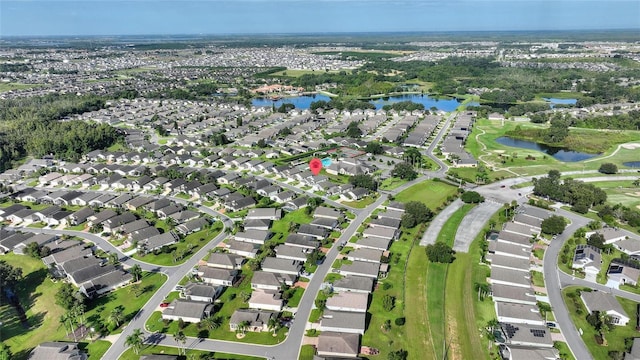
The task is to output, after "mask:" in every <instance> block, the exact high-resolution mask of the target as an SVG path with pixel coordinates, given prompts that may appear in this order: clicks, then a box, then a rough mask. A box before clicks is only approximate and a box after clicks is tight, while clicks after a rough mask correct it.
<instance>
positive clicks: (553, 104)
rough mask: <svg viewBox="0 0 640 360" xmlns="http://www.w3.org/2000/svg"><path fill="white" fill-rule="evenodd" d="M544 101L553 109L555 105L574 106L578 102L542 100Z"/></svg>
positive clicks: (554, 99) (555, 99)
mask: <svg viewBox="0 0 640 360" xmlns="http://www.w3.org/2000/svg"><path fill="white" fill-rule="evenodd" d="M542 99H544V101H546V102H548V103H549V106H551V108H552V109H553V107H554V106H556V105H560V104H562V105H575V104H576V103H577V102H578V100H577V99H558V98H542Z"/></svg>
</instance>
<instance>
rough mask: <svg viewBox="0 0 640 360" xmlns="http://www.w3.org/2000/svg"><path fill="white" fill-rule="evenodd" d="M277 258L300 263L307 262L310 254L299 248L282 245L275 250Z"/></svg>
mask: <svg viewBox="0 0 640 360" xmlns="http://www.w3.org/2000/svg"><path fill="white" fill-rule="evenodd" d="M274 251H275V253H276V258H279V259H288V260H296V261H300V262H305V261H307V254H308V252H307V251H305V249H304V248H301V247H298V246H291V245H286V244H280V245H278V246H276V248H275V249H274Z"/></svg>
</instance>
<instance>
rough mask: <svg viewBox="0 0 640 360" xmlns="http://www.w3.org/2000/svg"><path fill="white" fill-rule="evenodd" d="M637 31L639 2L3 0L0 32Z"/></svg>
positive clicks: (92, 33) (518, 0)
mask: <svg viewBox="0 0 640 360" xmlns="http://www.w3.org/2000/svg"><path fill="white" fill-rule="evenodd" d="M604 29H640V1H638V0H605V1H596V0H511V1H508V0H233V1H228V0H201V1H190V0H187V1H175V0H161V1H151V0H108V1H106V0H84V1H82V0H81V1H73V0H68V1H60V0H2V1H1V2H0V36H52V35H71V36H83V35H167V34H205V35H231V34H276V33H277V34H296V33H347V32H422V31H425V32H426V31H519V30H604Z"/></svg>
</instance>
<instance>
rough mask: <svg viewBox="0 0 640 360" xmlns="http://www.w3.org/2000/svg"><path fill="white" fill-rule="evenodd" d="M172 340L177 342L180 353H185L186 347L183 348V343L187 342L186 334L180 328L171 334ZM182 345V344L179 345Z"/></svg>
mask: <svg viewBox="0 0 640 360" xmlns="http://www.w3.org/2000/svg"><path fill="white" fill-rule="evenodd" d="M173 340H175V341H176V343H178V348H179V349H180V352H181V353H182V354H186V349H184V344H186V342H187V336H186V335H185V334H184V333H183V332H182V330H178V331H176V332H175V333H174V334H173ZM180 345H182V346H180Z"/></svg>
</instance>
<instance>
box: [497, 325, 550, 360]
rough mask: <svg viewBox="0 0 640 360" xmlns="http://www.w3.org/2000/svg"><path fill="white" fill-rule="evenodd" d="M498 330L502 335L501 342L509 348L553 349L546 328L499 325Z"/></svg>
mask: <svg viewBox="0 0 640 360" xmlns="http://www.w3.org/2000/svg"><path fill="white" fill-rule="evenodd" d="M499 330H500V331H501V333H502V334H501V335H502V336H501V338H502V342H504V344H506V345H508V346H509V347H512V346H523V347H526V348H529V349H530V348H537V347H543V348H553V340H552V339H551V333H550V332H549V329H547V327H546V326H540V325H527V324H511V323H500V329H499ZM514 359H515V358H514Z"/></svg>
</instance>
